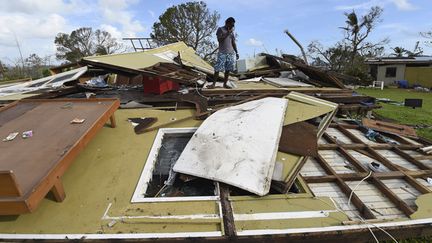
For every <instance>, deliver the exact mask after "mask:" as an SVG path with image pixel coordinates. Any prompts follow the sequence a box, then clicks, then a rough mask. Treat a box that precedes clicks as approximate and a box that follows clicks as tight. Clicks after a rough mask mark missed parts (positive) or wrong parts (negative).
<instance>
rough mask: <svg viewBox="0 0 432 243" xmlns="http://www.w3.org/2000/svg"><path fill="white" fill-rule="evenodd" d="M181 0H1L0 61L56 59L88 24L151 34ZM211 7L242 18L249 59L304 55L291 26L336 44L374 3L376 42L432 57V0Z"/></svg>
mask: <svg viewBox="0 0 432 243" xmlns="http://www.w3.org/2000/svg"><path fill="white" fill-rule="evenodd" d="M183 2H187V1H180V0H13V1H10V0H0V60H1V61H2V62H4V63H7V64H13V63H16V61H17V60H18V58H19V56H20V55H19V51H18V48H17V43H19V46H20V47H21V51H22V55H23V56H24V58H25V57H28V56H29V55H30V54H32V53H36V54H37V55H39V56H41V57H46V56H47V57H50V60H51V62H52V64H55V63H58V62H59V61H58V60H56V59H55V49H56V47H55V44H54V38H55V36H56V35H57V33H59V32H63V33H70V32H71V31H72V30H75V29H77V28H80V27H92V28H94V29H103V30H106V31H108V32H110V33H111V34H112V36H114V37H115V38H117V39H118V40H119V41H120V42H123V43H124V44H125V45H128V46H130V44H129V43H128V42H125V41H122V40H121V38H122V37H149V35H150V33H151V28H152V25H153V23H154V22H156V21H157V20H158V17H159V16H160V15H161V14H162V13H163V12H164V11H165V10H166V9H167V8H168V7H170V6H172V5H177V4H180V3H183ZM205 2H206V3H207V6H208V8H209V9H210V10H211V11H217V12H218V13H219V14H220V15H221V19H220V21H219V25H220V26H222V25H223V24H224V20H225V19H226V18H228V17H231V16H232V17H234V18H235V19H236V33H237V35H238V40H237V45H238V49H239V53H240V57H241V58H247V57H251V56H253V55H254V54H255V53H260V52H267V53H273V54H274V53H279V52H281V51H282V52H283V53H289V54H293V55H298V54H299V53H300V51H299V49H298V47H297V46H296V45H295V44H294V43H293V42H292V41H291V40H290V39H289V38H288V37H287V36H286V35H285V34H284V32H283V31H284V30H286V29H288V30H289V31H290V32H291V33H292V34H293V35H294V36H295V37H296V38H297V39H298V40H299V41H300V42H301V43H302V44H303V45H304V47H306V46H307V45H308V44H309V43H310V42H311V41H320V42H321V43H322V44H323V45H324V46H331V45H332V44H334V43H336V42H337V41H338V40H340V39H342V37H343V35H342V31H341V29H340V28H339V27H342V26H344V21H345V16H344V13H345V12H350V11H352V10H355V11H356V13H357V14H359V15H363V14H365V13H366V12H367V10H368V9H370V7H372V6H376V5H378V6H381V7H382V8H383V9H384V13H383V15H382V22H380V23H379V24H378V25H377V27H376V29H375V30H374V31H373V32H372V34H371V35H370V39H369V40H370V41H379V40H381V39H384V38H386V37H388V38H390V39H391V42H390V43H389V44H388V45H387V46H386V50H387V52H388V53H390V52H391V48H392V47H395V46H402V47H404V48H405V49H408V50H412V49H413V48H414V46H415V43H416V41H420V45H421V46H422V47H423V48H424V50H425V52H424V54H426V55H432V47H428V46H426V45H425V44H424V42H425V41H426V40H427V39H425V38H423V37H421V36H420V34H419V32H422V31H432V18H431V16H432V1H431V0H363V1H360V0H207V1H205Z"/></svg>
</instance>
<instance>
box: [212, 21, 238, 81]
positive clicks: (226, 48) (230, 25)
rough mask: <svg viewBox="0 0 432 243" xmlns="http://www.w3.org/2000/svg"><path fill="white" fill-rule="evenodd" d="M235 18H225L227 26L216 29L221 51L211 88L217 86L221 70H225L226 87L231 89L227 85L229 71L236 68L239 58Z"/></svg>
mask: <svg viewBox="0 0 432 243" xmlns="http://www.w3.org/2000/svg"><path fill="white" fill-rule="evenodd" d="M234 24H235V19H234V18H233V17H229V18H227V19H226V20H225V26H223V27H219V28H218V30H217V31H216V36H217V39H218V42H219V52H218V56H217V62H216V65H215V66H214V69H215V73H214V76H213V85H211V86H209V88H214V87H215V86H216V80H217V78H218V77H219V72H225V76H224V88H227V89H230V88H231V87H230V86H228V85H227V82H228V76H229V73H230V72H232V71H234V69H235V61H236V59H237V60H238V59H239V54H238V51H237V45H236V39H235V33H234Z"/></svg>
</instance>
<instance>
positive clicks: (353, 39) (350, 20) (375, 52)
mask: <svg viewBox="0 0 432 243" xmlns="http://www.w3.org/2000/svg"><path fill="white" fill-rule="evenodd" d="M382 12H383V9H382V8H381V7H378V6H376V7H372V8H370V9H369V11H368V12H367V13H366V14H365V15H363V16H358V15H357V13H356V12H355V11H354V10H353V11H351V12H348V13H345V17H346V20H345V26H344V27H340V29H342V30H343V38H342V39H341V40H340V41H338V42H336V43H335V44H334V45H333V46H330V47H324V46H323V45H322V44H321V43H320V42H318V41H312V42H311V43H310V44H309V45H308V52H309V54H310V55H311V56H312V58H313V59H315V60H317V58H319V61H320V65H321V66H322V65H323V64H324V63H326V67H327V68H328V69H330V70H333V71H337V72H342V73H344V74H347V75H352V76H355V77H358V78H360V79H361V80H363V81H367V80H368V79H369V78H370V75H369V74H368V67H367V65H366V64H365V63H364V61H365V59H366V58H368V57H376V56H380V55H382V54H383V52H384V45H385V44H387V43H388V42H389V40H388V39H387V38H385V39H383V40H381V41H378V42H370V41H368V37H369V36H370V34H371V33H372V31H373V30H374V28H375V27H376V25H377V24H378V23H380V22H381V15H382ZM323 62H324V63H323Z"/></svg>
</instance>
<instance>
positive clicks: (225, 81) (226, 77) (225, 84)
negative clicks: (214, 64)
mask: <svg viewBox="0 0 432 243" xmlns="http://www.w3.org/2000/svg"><path fill="white" fill-rule="evenodd" d="M228 76H229V71H225V75H224V84H223V86H224V88H227V89H230V88H231V87H229V86H228V85H227V82H228Z"/></svg>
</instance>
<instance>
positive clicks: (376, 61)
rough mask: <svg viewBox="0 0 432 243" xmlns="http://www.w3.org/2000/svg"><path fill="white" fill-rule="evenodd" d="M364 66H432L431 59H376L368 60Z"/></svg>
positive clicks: (428, 57)
mask: <svg viewBox="0 0 432 243" xmlns="http://www.w3.org/2000/svg"><path fill="white" fill-rule="evenodd" d="M365 63H366V64H432V57H430V56H420V57H378V58H368V59H366V61H365Z"/></svg>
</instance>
